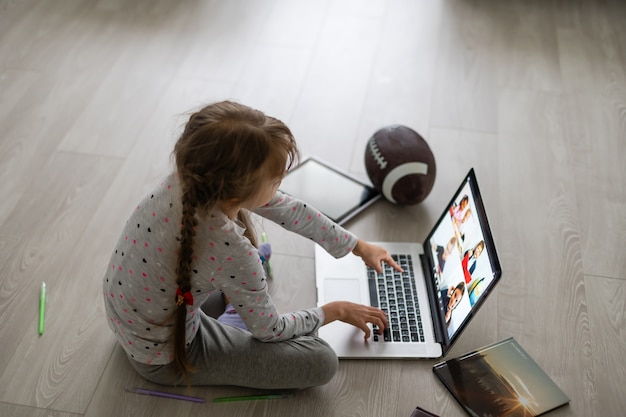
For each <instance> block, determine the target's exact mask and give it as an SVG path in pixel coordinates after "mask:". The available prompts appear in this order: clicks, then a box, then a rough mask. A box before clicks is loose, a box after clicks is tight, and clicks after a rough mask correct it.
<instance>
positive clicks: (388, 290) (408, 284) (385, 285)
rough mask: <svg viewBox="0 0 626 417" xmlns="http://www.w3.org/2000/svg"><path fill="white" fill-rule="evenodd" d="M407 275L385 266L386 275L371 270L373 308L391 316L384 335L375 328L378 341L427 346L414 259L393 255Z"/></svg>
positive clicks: (370, 284)
mask: <svg viewBox="0 0 626 417" xmlns="http://www.w3.org/2000/svg"><path fill="white" fill-rule="evenodd" d="M392 258H393V259H394V261H396V263H398V265H400V266H401V267H402V269H403V270H404V272H398V271H396V270H395V269H393V268H392V267H391V266H389V265H387V264H383V273H382V274H378V273H377V272H376V271H375V270H373V269H372V268H368V270H367V274H368V283H369V287H370V297H371V300H370V301H371V304H372V306H374V307H378V308H380V309H381V310H383V311H384V312H385V313H386V314H387V320H388V321H389V327H387V328H386V329H385V330H384V332H381V331H380V329H378V328H377V327H376V326H374V337H373V339H374V341H375V342H378V341H380V340H381V339H382V340H384V341H385V342H399V343H406V342H424V329H423V327H422V317H421V315H420V309H419V303H418V299H417V290H416V288H415V275H414V272H413V261H412V259H411V255H392Z"/></svg>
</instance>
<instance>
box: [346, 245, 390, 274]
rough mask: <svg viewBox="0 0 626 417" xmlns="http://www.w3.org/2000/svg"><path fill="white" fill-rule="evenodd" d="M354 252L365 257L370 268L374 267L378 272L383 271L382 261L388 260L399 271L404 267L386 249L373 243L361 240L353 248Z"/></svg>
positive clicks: (362, 257)
mask: <svg viewBox="0 0 626 417" xmlns="http://www.w3.org/2000/svg"><path fill="white" fill-rule="evenodd" d="M352 253H354V254H355V255H356V256H358V257H360V258H361V259H363V262H365V265H367V266H369V267H370V268H374V270H376V272H378V273H381V272H382V271H383V268H382V265H381V263H382V262H386V263H387V264H389V265H390V266H391V267H393V268H394V269H396V270H397V271H400V272H402V268H400V265H398V264H397V263H396V261H394V260H393V258H392V257H391V255H390V254H389V252H387V250H386V249H384V248H381V247H380V246H376V245H372V244H371V243H367V242H365V241H363V240H359V241H357V243H356V246H355V247H354V249H353V250H352Z"/></svg>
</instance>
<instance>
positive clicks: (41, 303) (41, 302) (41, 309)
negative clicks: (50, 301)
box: [39, 282, 46, 336]
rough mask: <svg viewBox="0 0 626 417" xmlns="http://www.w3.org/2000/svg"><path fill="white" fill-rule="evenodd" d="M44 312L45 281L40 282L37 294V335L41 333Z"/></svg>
mask: <svg viewBox="0 0 626 417" xmlns="http://www.w3.org/2000/svg"><path fill="white" fill-rule="evenodd" d="M45 313H46V283H45V282H42V283H41V294H40V295H39V336H41V335H42V334H43V320H44V316H45Z"/></svg>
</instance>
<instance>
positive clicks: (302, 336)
mask: <svg viewBox="0 0 626 417" xmlns="http://www.w3.org/2000/svg"><path fill="white" fill-rule="evenodd" d="M173 159H174V160H175V164H176V169H175V171H174V172H172V173H171V174H170V175H168V176H167V177H166V178H164V179H163V180H162V181H161V182H160V184H159V185H158V186H157V187H156V188H155V189H154V190H153V191H151V192H150V193H148V194H147V195H146V196H145V197H144V199H143V200H141V201H140V202H139V204H138V205H137V207H136V209H135V210H133V212H132V214H131V216H130V218H129V220H128V222H127V223H126V225H125V227H124V228H123V230H122V233H121V234H120V237H119V240H118V241H117V244H116V245H115V248H114V251H113V254H112V255H111V259H110V262H109V265H108V269H107V272H106V274H105V276H104V283H103V284H104V299H105V307H106V315H107V321H108V323H109V326H110V328H111V329H112V331H113V333H114V334H115V337H116V338H117V341H118V342H119V344H120V345H121V346H122V347H123V348H124V350H125V351H126V354H127V355H128V358H129V360H130V363H131V364H132V366H133V367H134V368H135V369H136V370H137V372H138V373H139V374H140V375H142V376H143V377H145V378H146V379H148V380H149V381H152V382H155V383H158V384H166V385H180V384H184V383H187V384H189V385H238V386H247V387H253V388H263V389H286V388H306V387H311V386H315V385H321V384H325V383H326V382H328V381H329V380H330V379H331V378H332V377H333V375H334V373H335V372H336V369H337V356H336V354H335V352H334V351H333V350H332V349H331V347H330V346H329V345H328V344H327V343H326V342H324V341H323V340H322V339H320V338H318V337H317V336H315V334H316V332H317V330H318V329H319V328H320V327H321V326H323V325H325V324H328V323H330V322H332V321H336V320H339V321H343V322H345V323H349V324H350V325H352V326H355V327H356V328H359V329H362V330H363V331H364V333H365V338H366V339H367V338H368V337H369V336H370V332H371V330H370V328H369V326H368V323H370V324H374V325H376V326H378V327H380V328H385V327H386V326H387V319H386V316H385V314H384V313H383V312H382V311H381V310H379V309H378V308H374V307H369V306H364V305H360V304H356V303H351V302H346V301H339V302H331V303H328V304H326V305H324V306H321V307H316V308H309V309H303V310H300V311H293V312H287V313H281V312H279V310H278V308H277V306H276V305H275V304H274V302H273V301H272V299H271V297H270V295H269V293H268V288H267V280H266V275H265V270H264V268H263V265H262V261H261V257H260V256H259V252H258V249H257V248H258V245H257V238H256V236H255V233H254V229H253V228H252V227H251V225H250V223H249V213H250V212H254V213H256V214H258V215H260V216H263V217H265V218H267V219H269V220H272V221H274V222H276V223H278V224H280V225H281V226H283V227H284V228H285V229H287V230H290V231H292V232H295V233H298V234H300V235H302V236H305V237H307V238H310V239H312V240H313V241H315V242H317V243H318V244H319V245H321V246H322V247H323V248H324V249H326V250H327V251H328V252H329V253H330V254H332V255H333V256H335V257H342V256H344V255H347V254H348V253H350V252H352V253H354V254H355V255H357V256H359V257H361V258H362V259H363V261H364V262H365V263H366V264H367V265H369V266H371V267H373V268H375V269H376V270H379V271H380V270H381V262H385V263H388V264H390V265H392V266H393V267H394V268H396V269H398V270H400V269H401V268H400V267H399V266H398V265H397V264H396V263H395V262H394V261H393V259H392V258H391V256H390V255H389V253H388V252H387V251H386V250H385V249H384V248H382V247H380V246H376V245H372V244H370V243H367V242H364V241H362V240H358V239H357V237H356V236H354V235H353V234H352V233H350V232H348V231H346V230H345V229H344V228H342V227H340V226H339V225H337V224H335V223H334V222H333V221H331V220H330V219H328V218H327V217H326V216H324V215H323V214H321V213H320V212H319V211H318V210H316V209H315V208H313V207H311V206H309V205H307V204H306V203H304V202H302V201H299V200H297V199H295V198H292V197H289V196H287V195H285V194H283V193H281V192H279V191H277V189H278V186H279V185H280V183H281V179H282V178H283V177H284V176H285V174H286V172H287V170H288V169H289V167H291V166H292V165H294V164H295V163H296V161H297V159H298V149H297V147H296V143H295V141H294V138H293V136H292V133H291V132H290V130H289V128H288V127H287V126H285V125H284V124H283V123H282V122H280V121H279V120H277V119H275V118H272V117H268V116H266V115H265V114H263V113H261V112H260V111H257V110H254V109H252V108H249V107H247V106H244V105H241V104H237V103H233V102H219V103H215V104H211V105H209V106H206V107H204V108H203V109H201V110H199V111H198V112H196V113H193V114H192V115H191V116H190V119H189V121H188V123H187V124H186V126H185V129H184V131H183V133H182V135H181V137H180V138H179V140H178V141H177V143H176V145H175V147H174V151H173ZM329 198H332V196H329ZM266 257H267V254H266ZM220 292H221V293H222V294H223V297H224V299H223V300H222V296H221V295H220ZM212 293H217V295H218V297H211V298H210V297H209V296H210V295H211V294H212ZM207 300H218V301H219V303H223V304H222V310H221V311H222V312H223V313H224V314H223V315H222V316H221V317H220V318H218V319H217V320H216V319H214V318H211V317H210V316H209V315H207V314H205V310H206V311H208V309H209V307H212V306H209V305H207V304H206V303H207ZM226 302H228V305H227V307H226V308H225V309H224V304H226ZM226 323H234V324H237V325H238V326H239V327H234V326H231V325H228V324H226Z"/></svg>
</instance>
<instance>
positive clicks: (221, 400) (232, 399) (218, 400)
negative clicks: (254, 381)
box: [213, 393, 293, 403]
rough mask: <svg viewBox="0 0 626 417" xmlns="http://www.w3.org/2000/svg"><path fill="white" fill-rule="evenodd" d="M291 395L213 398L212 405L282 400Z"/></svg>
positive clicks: (291, 395)
mask: <svg viewBox="0 0 626 417" xmlns="http://www.w3.org/2000/svg"><path fill="white" fill-rule="evenodd" d="M291 397H293V394H289V393H286V394H261V395H243V396H241V397H218V398H214V399H213V402H214V403H232V402H235V401H257V400H281V399H283V398H291Z"/></svg>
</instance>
